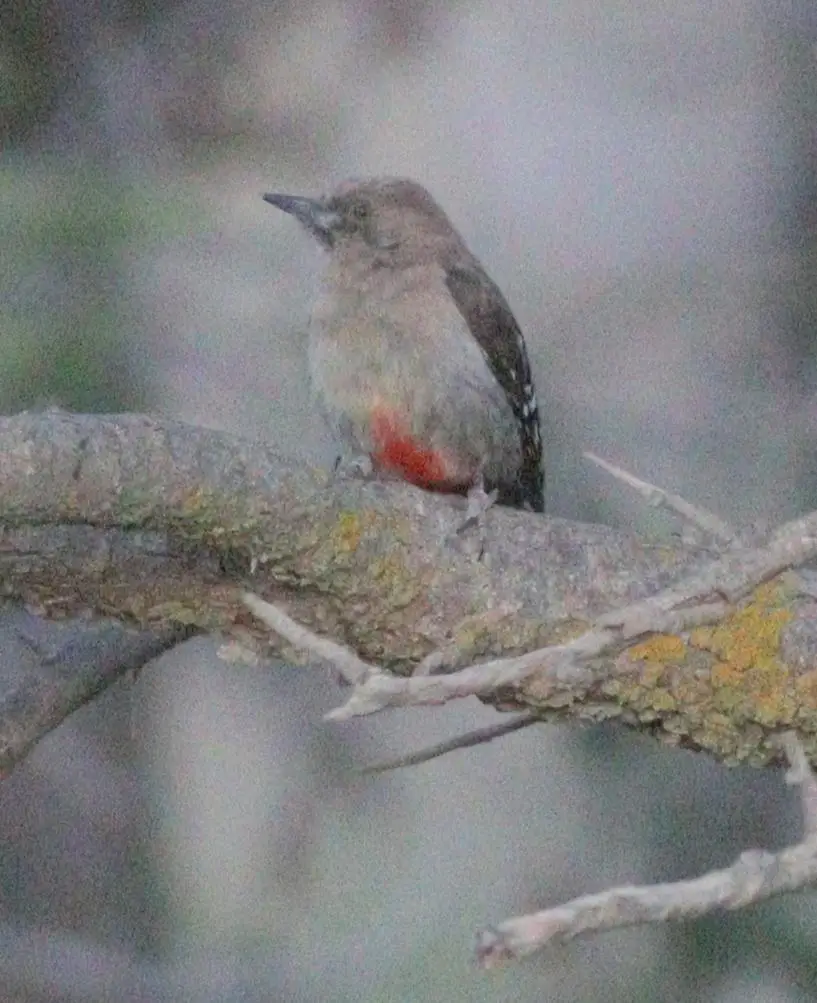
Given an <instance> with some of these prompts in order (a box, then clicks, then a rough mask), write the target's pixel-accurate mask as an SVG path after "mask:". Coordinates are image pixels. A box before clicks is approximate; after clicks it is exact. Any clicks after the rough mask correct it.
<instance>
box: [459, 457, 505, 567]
mask: <svg viewBox="0 0 817 1003" xmlns="http://www.w3.org/2000/svg"><path fill="white" fill-rule="evenodd" d="M498 494H499V492H498V491H497V490H496V489H494V490H493V491H486V490H485V483H484V481H483V479H482V477H481V476H480V477H479V478H478V479H477V480H476V481H475V482H474V484H473V485H472V486H471V487H470V488H469V489H468V494H467V495H466V496H465V497H466V509H465V518H464V519H463V520H462V522H461V523H460V524H459V526H457V535H458V536H462V535H463V533H468V532H470V531H471V530H475V531H476V534H477V539H478V541H479V556H480V560H481V559H482V558H483V557H484V556H485V552H486V532H485V513H486V512H487V511H488V509H489V508H491V506H492V505H494V504H495V503H496V499H497V495H498Z"/></svg>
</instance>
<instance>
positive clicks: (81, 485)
mask: <svg viewBox="0 0 817 1003" xmlns="http://www.w3.org/2000/svg"><path fill="white" fill-rule="evenodd" d="M462 511H463V510H462V505H461V502H458V501H456V500H453V499H450V498H447V497H442V496H437V495H431V494H428V493H425V492H422V491H420V490H417V489H413V488H410V487H407V486H405V485H399V484H387V483H382V482H363V481H359V480H352V479H348V478H333V477H332V476H331V475H330V474H327V473H326V472H323V471H315V470H309V469H303V468H297V467H295V466H293V465H291V464H287V463H285V462H284V461H283V460H282V459H281V457H279V456H278V455H276V453H275V452H274V450H272V449H271V448H269V447H268V446H265V445H263V444H257V443H250V442H245V441H241V440H238V439H235V438H233V437H230V436H227V435H223V434H221V433H218V432H214V431H209V430H204V429H200V428H193V427H189V426H184V425H180V424H174V423H169V422H160V421H156V420H153V419H151V418H148V417H145V416H140V415H115V416H101V415H91V416H89V415H72V414H67V413H64V412H45V413H38V414H23V415H19V416H16V417H13V418H6V419H0V589H2V595H3V596H4V597H5V598H6V599H8V600H9V601H22V602H25V603H27V604H28V605H29V608H32V607H33V608H35V609H37V610H39V611H42V612H43V613H44V614H47V615H50V616H71V615H76V614H80V613H82V614H86V613H88V612H89V611H90V612H91V613H93V614H98V615H104V616H107V617H113V618H115V619H118V620H120V621H122V622H123V623H126V624H130V625H134V626H138V627H140V628H142V629H144V628H151V629H155V630H156V631H157V632H165V631H167V630H172V629H173V628H174V627H177V626H179V625H181V626H185V627H191V628H193V629H199V630H205V631H210V632H216V633H220V634H223V635H226V636H227V637H231V638H234V639H236V640H238V641H240V642H241V643H242V645H245V646H250V647H253V646H254V647H256V648H257V649H258V650H260V651H261V652H262V653H270V652H272V651H274V650H279V651H283V653H284V654H287V655H291V652H288V651H287V650H286V648H285V647H280V646H279V642H277V640H275V639H273V640H271V639H270V638H269V636H268V632H267V631H266V630H265V629H263V628H262V627H261V626H260V625H259V624H257V623H256V622H255V621H254V620H253V618H252V617H251V616H250V614H249V613H248V612H247V611H246V609H245V608H244V607H243V605H242V604H241V601H240V596H241V593H242V592H243V591H244V590H245V589H251V590H252V591H253V592H255V593H258V594H259V595H261V596H264V597H265V598H268V599H269V600H270V601H272V602H276V603H280V604H281V605H283V606H284V607H285V608H286V609H287V610H288V612H289V613H290V615H291V616H293V617H295V618H296V619H297V620H299V621H301V622H303V623H304V624H305V625H307V626H309V627H311V628H312V629H313V630H314V631H316V632H318V633H321V634H326V635H328V636H331V637H333V638H334V639H335V640H338V641H340V642H342V643H345V644H347V645H349V646H351V647H352V648H353V649H354V650H355V651H357V652H358V653H359V654H360V656H361V657H362V658H365V659H367V660H369V661H372V662H377V663H379V664H381V665H384V666H387V667H389V668H391V669H394V670H395V671H398V672H407V671H410V670H411V668H412V667H413V666H414V665H416V663H417V662H418V661H419V660H420V659H422V658H423V657H424V656H426V655H428V654H429V653H430V652H432V651H435V650H437V649H440V648H446V649H448V650H450V651H452V652H453V653H454V661H455V663H456V664H460V665H466V664H469V663H470V662H471V661H474V660H480V659H483V658H489V657H495V656H498V655H502V654H512V653H514V652H522V651H527V650H530V649H532V648H536V647H541V646H543V645H546V644H553V643H557V642H559V641H563V640H566V639H569V638H571V637H574V636H576V635H577V634H579V633H581V632H582V631H584V630H585V629H587V627H588V626H589V625H590V624H591V623H592V621H593V619H594V617H596V616H597V615H598V614H599V613H601V612H603V611H606V610H609V609H612V608H615V607H619V606H622V605H624V604H625V603H628V602H632V601H633V600H635V599H637V598H639V597H644V596H649V595H651V594H653V593H655V592H656V591H658V590H659V589H661V588H665V587H667V586H668V585H670V584H672V583H673V582H674V581H676V580H678V579H679V578H680V577H682V576H683V575H684V574H685V573H689V571H690V570H691V569H693V568H695V567H697V566H699V565H702V564H703V563H705V562H706V561H707V560H709V559H711V555H708V554H707V553H706V552H704V551H702V550H701V549H697V548H692V547H687V546H685V545H682V544H681V543H680V542H645V541H644V540H643V539H640V538H638V537H637V536H635V535H632V534H627V533H622V532H617V531H614V530H611V529H608V528H606V527H603V526H591V525H585V524H580V523H571V522H568V521H566V520H562V519H554V518H549V517H545V516H542V515H538V514H534V513H525V512H520V511H516V510H512V509H505V508H495V509H493V510H491V511H490V512H489V513H488V516H487V528H486V532H487V540H486V547H487V557H486V558H485V559H480V558H479V556H478V549H479V548H478V541H477V540H476V539H475V535H471V536H469V534H468V533H466V534H464V535H458V534H457V532H456V530H457V527H458V525H459V523H460V522H461V519H462ZM814 610H815V603H814V601H813V600H812V599H811V598H810V597H806V596H801V595H799V594H798V593H797V590H796V588H793V587H792V586H791V585H790V584H788V583H787V582H786V581H784V580H783V579H777V580H776V581H774V582H771V583H768V584H766V585H764V586H763V587H762V588H761V589H759V590H757V591H756V593H755V594H754V595H752V596H750V597H749V599H748V601H746V602H745V603H743V604H741V605H740V606H739V607H737V608H735V609H734V610H733V611H732V612H731V613H730V615H729V617H728V618H727V619H726V620H725V621H724V622H723V623H722V624H720V625H718V626H717V627H701V628H698V629H697V630H693V631H691V632H689V633H687V634H685V635H684V636H683V637H681V636H674V635H673V636H671V635H651V636H649V637H646V638H644V639H642V640H641V642H640V643H639V644H638V645H637V646H636V647H635V648H630V649H629V650H628V651H623V652H619V653H618V654H616V655H615V657H612V658H610V659H606V660H604V659H602V660H600V661H599V663H598V664H593V665H592V666H591V668H592V684H591V685H582V686H577V689H576V691H575V692H574V693H572V694H571V696H570V699H566V698H565V694H564V692H561V693H560V694H559V695H558V697H553V695H552V689H551V687H550V686H549V685H547V686H542V685H538V684H537V678H536V676H535V675H533V676H531V677H530V678H529V679H528V680H526V681H525V683H524V684H523V685H521V686H519V687H515V688H514V690H513V692H501V693H498V694H496V695H495V702H497V703H498V704H503V705H504V704H514V705H516V706H523V707H529V708H532V709H535V710H539V711H542V712H543V713H545V714H547V715H551V714H554V713H557V714H560V715H573V716H583V717H589V718H593V719H595V718H601V717H620V718H621V719H622V720H624V721H626V722H627V723H629V724H632V725H636V726H638V727H642V728H644V729H647V730H650V731H652V732H654V733H657V734H660V735H661V737H663V738H664V739H665V740H668V741H671V742H678V743H683V744H689V745H692V746H696V747H701V748H706V749H709V750H710V751H712V752H713V753H715V754H716V755H718V756H719V757H720V758H723V759H726V760H728V761H732V760H750V761H756V762H765V761H768V760H769V759H770V758H773V756H774V753H773V752H772V751H771V748H770V746H769V745H768V743H767V739H768V738H769V737H770V735H771V734H773V733H774V732H775V731H776V730H778V729H780V728H783V727H796V728H797V729H798V730H799V731H800V732H801V734H802V738H803V741H804V744H805V745H806V748H807V749H808V750H809V752H810V754H812V755H813V743H812V739H811V735H812V734H813V731H814V726H815V721H817V717H816V716H815V714H816V712H817V695H816V694H817V675H815V673H814V672H813V669H812V666H813V665H814V662H815V655H814V652H815V638H816V637H817V626H815V619H814Z"/></svg>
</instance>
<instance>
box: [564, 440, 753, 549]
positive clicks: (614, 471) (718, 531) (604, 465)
mask: <svg viewBox="0 0 817 1003" xmlns="http://www.w3.org/2000/svg"><path fill="white" fill-rule="evenodd" d="M582 455H583V456H584V457H585V459H587V460H590V462H591V463H595V464H596V466H598V467H601V469H602V470H606V471H607V473H608V474H610V475H611V476H613V477H615V478H616V479H617V480H619V481H623V483H624V484H626V485H628V487H631V488H633V489H634V490H635V491H637V492H638V493H639V494H640V495H641V496H642V497H643V498H645V499H646V501H647V503H648V504H650V505H653V506H655V507H656V508H659V507H663V508H667V509H669V510H670V511H671V512H674V513H675V514H676V515H679V516H680V517H681V518H682V519H685V520H686V521H687V522H689V523H691V525H693V526H695V527H696V528H697V529H700V530H701V531H702V532H704V533H706V534H707V535H708V536H710V537H712V539H713V540H715V541H716V542H717V543H719V544H721V545H722V546H724V547H727V546H729V545H730V544H732V543H733V542H734V540H735V535H736V534H735V531H734V530H733V529H732V527H731V526H729V524H728V523H726V522H724V521H723V519H721V518H719V517H718V516H716V515H715V514H714V513H713V512H707V510H706V509H703V508H699V507H698V506H697V505H692V504H691V503H690V502H688V501H686V499H684V498H682V497H681V496H680V495H676V494H673V493H672V492H671V491H665V490H664V489H663V488H659V487H657V486H656V485H655V484H650V483H649V482H648V481H642V480H641V478H640V477H636V476H635V475H634V474H631V473H628V472H627V471H626V470H624V469H622V468H621V467H617V466H616V465H615V464H613V463H608V462H607V460H603V459H602V458H601V457H600V456H597V455H596V454H595V453H590V452H584V453H583V454H582Z"/></svg>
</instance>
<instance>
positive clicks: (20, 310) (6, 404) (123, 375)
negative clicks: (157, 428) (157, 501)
mask: <svg viewBox="0 0 817 1003" xmlns="http://www.w3.org/2000/svg"><path fill="white" fill-rule="evenodd" d="M152 180H153V179H150V178H149V179H147V180H146V182H145V183H144V184H140V185H135V184H133V183H132V182H130V181H127V182H126V181H123V179H122V178H121V177H120V176H119V175H118V173H116V172H115V171H106V170H104V169H102V168H100V167H96V166H89V165H82V164H80V165H77V164H68V165H66V164H65V163H64V162H60V161H58V160H56V159H54V160H51V161H48V160H43V159H40V160H39V161H38V162H37V166H36V167H32V159H31V158H30V157H26V158H23V157H22V156H21V157H20V158H19V160H18V161H17V162H15V159H14V158H8V159H7V161H6V163H5V164H4V165H3V167H2V168H0V220H2V232H3V236H4V239H3V241H2V243H0V288H2V291H3V292H2V296H0V411H3V412H6V413H8V412H13V411H15V410H19V409H21V408H26V407H38V406H44V405H48V404H60V405H61V406H64V407H68V408H72V409H76V410H85V411H99V410H103V411H107V410H123V409H130V408H134V409H137V408H144V407H145V406H146V405H147V404H148V403H149V398H150V385H149V367H148V366H147V365H146V364H145V362H144V359H145V357H146V356H147V355H148V354H149V353H147V352H146V351H145V350H144V349H141V350H140V347H139V346H140V343H141V344H144V338H145V335H146V332H145V330H144V319H143V317H142V316H141V314H142V312H143V311H142V310H141V309H140V308H141V297H140V289H139V283H138V281H135V279H134V267H135V265H136V264H138V263H139V262H140V261H143V260H145V258H146V257H147V256H148V255H149V254H150V253H151V252H152V251H153V250H154V249H155V248H157V247H159V246H161V244H162V243H163V242H165V241H167V240H168V239H170V238H172V237H174V236H175V235H176V234H178V233H179V232H180V231H181V230H183V229H186V222H187V221H188V220H189V218H190V213H189V211H188V208H187V205H186V203H185V202H184V201H183V198H182V197H181V196H178V197H177V195H176V193H175V192H173V191H172V190H171V191H168V189H167V187H163V188H161V189H158V188H157V187H156V186H155V185H153V184H152V183H151V182H152ZM180 190H181V189H180Z"/></svg>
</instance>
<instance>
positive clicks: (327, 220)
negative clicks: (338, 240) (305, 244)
mask: <svg viewBox="0 0 817 1003" xmlns="http://www.w3.org/2000/svg"><path fill="white" fill-rule="evenodd" d="M263 199H264V201H265V202H269V204H270V205H274V206H276V207H277V208H278V209H282V210H283V211H284V212H288V213H289V214H290V216H294V217H295V219H297V220H298V221H299V222H300V223H301V224H302V225H303V226H305V227H306V229H307V230H309V232H310V233H312V234H314V236H315V237H317V238H318V240H319V241H320V242H321V243H322V244H325V245H326V246H327V247H331V246H332V242H333V236H334V233H335V230H336V229H337V227H338V225H339V224H340V222H341V216H340V213H338V212H336V211H335V210H334V209H330V208H329V207H328V206H327V205H326V203H325V202H323V201H322V200H321V199H310V198H305V197H304V196H302V195H276V194H275V193H273V192H267V193H266V194H265V195H264V196H263Z"/></svg>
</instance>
